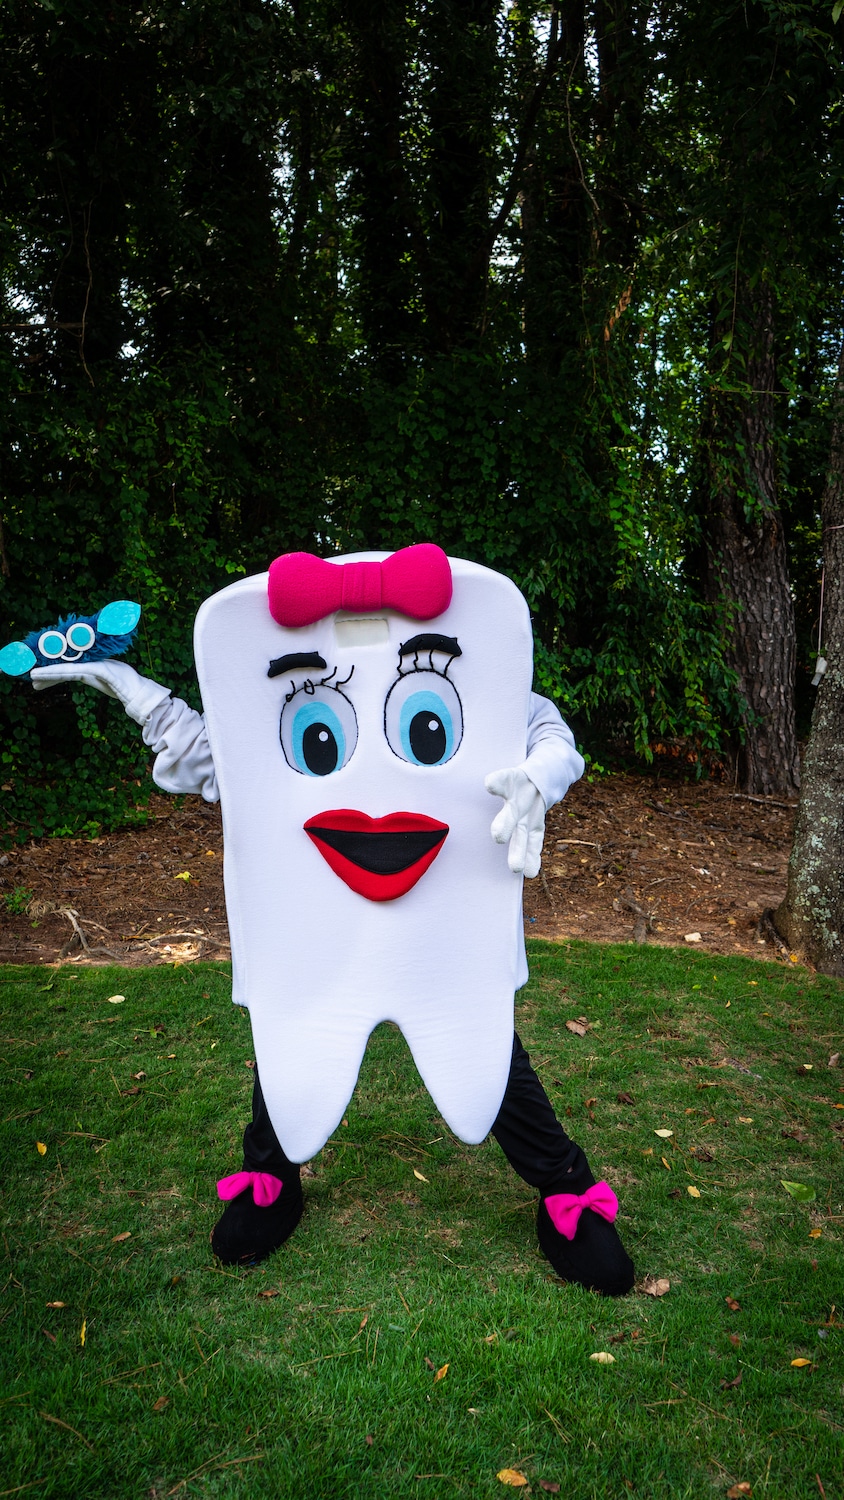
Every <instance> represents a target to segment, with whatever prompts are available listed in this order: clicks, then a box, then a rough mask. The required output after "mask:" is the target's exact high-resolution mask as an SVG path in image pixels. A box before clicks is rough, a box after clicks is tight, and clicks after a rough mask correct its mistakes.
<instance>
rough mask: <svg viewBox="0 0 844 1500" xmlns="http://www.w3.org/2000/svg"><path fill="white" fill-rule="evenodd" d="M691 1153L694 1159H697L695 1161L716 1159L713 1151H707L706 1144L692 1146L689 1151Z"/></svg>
mask: <svg viewBox="0 0 844 1500" xmlns="http://www.w3.org/2000/svg"><path fill="white" fill-rule="evenodd" d="M689 1155H690V1156H693V1157H694V1159H695V1161H714V1160H715V1157H714V1156H713V1155H712V1152H711V1151H707V1149H706V1147H705V1146H692V1149H691V1151H690V1152H689Z"/></svg>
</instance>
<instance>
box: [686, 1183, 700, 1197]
mask: <svg viewBox="0 0 844 1500" xmlns="http://www.w3.org/2000/svg"><path fill="white" fill-rule="evenodd" d="M686 1192H687V1193H688V1195H689V1197H690V1198H699V1197H700V1188H696V1187H692V1185H691V1183H688V1184H687V1186H686Z"/></svg>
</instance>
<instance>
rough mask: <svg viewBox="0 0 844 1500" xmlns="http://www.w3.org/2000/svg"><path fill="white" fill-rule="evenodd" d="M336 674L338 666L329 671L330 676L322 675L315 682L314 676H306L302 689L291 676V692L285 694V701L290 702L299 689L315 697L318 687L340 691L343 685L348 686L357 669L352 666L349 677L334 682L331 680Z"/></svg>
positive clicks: (308, 695)
mask: <svg viewBox="0 0 844 1500" xmlns="http://www.w3.org/2000/svg"><path fill="white" fill-rule="evenodd" d="M336 675H337V668H336V667H334V669H333V670H332V671H331V672H329V673H328V676H327V677H321V678H320V679H319V682H314V681H313V680H312V678H310V677H306V678H305V681H304V682H303V683H302V684H301V689H300V688H297V686H296V683H295V682H294V681H293V678H292V677H291V679H290V692H289V693H285V695H284V701H285V703H289V702H290V700H291V698H295V697H296V694H297V693H298V692H299V691H301V690H304V692H305V694H306V695H307V697H309V698H312V697H313V695H314V693H315V692H316V690H317V688H318V687H333V688H334V689H335V690H337V691H339V689H340V688H341V687H345V686H346V683H347V682H351V680H352V678H353V677H354V675H355V669H354V667H352V669H351V671H350V673H349V675H348V677H344V678H343V679H342V681H339V682H332V681H331V679H332V677H335V676H336Z"/></svg>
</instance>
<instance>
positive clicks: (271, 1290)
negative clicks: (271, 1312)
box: [258, 1286, 278, 1301]
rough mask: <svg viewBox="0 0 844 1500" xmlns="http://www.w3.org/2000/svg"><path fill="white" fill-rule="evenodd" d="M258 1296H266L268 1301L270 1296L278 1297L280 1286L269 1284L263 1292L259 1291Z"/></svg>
mask: <svg viewBox="0 0 844 1500" xmlns="http://www.w3.org/2000/svg"><path fill="white" fill-rule="evenodd" d="M258 1296H259V1297H264V1298H265V1299H266V1301H269V1299H270V1297H277V1296H278V1287H276V1286H268V1287H267V1288H266V1289H265V1290H264V1291H263V1292H259V1293H258Z"/></svg>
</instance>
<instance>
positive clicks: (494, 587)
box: [196, 553, 532, 1161]
mask: <svg viewBox="0 0 844 1500" xmlns="http://www.w3.org/2000/svg"><path fill="white" fill-rule="evenodd" d="M361 556H362V557H364V558H373V557H381V556H384V554H377V553H376V554H372V553H369V554H361ZM452 573H453V578H454V598H453V601H452V604H451V606H450V607H449V609H448V610H447V611H446V612H445V613H444V614H443V615H440V616H439V617H438V618H437V619H434V620H429V621H425V622H424V623H420V622H418V621H413V620H409V619H408V618H407V617H405V616H402V615H399V614H397V613H395V612H393V611H389V610H383V611H378V616H377V617H378V619H382V620H384V621H386V626H379V627H377V628H376V629H370V630H369V632H368V635H369V642H368V643H364V644H355V641H354V639H351V640H350V639H349V637H350V636H351V637H354V634H355V632H354V630H352V631H351V632H350V631H345V632H344V630H343V629H342V625H341V627H340V628H339V629H335V625H336V624H337V623H338V621H342V620H343V616H329V617H328V618H326V619H324V620H320V621H318V622H317V623H316V624H314V625H312V626H304V627H302V628H301V629H297V630H290V629H284V628H282V627H281V626H279V625H277V624H276V623H275V622H274V621H273V619H272V617H271V616H270V613H269V610H268V607H267V593H266V575H261V576H258V577H254V578H248V579H244V580H243V581H241V582H238V583H235V584H232V585H231V586H230V587H229V588H226V589H224V590H222V592H221V593H219V594H216V595H214V596H213V598H211V599H209V600H207V601H206V602H205V604H203V606H202V608H201V610H200V612H199V616H198V618H197V625H196V659H197V666H198V670H199V678H200V686H201V689H202V697H203V704H204V708H205V714H206V722H207V726H208V734H209V739H210V742H211V748H212V751H213V755H214V764H215V768H216V772H217V779H218V783H219V786H220V796H221V802H222V809H223V821H224V831H225V883H226V904H227V908H228V915H229V926H230V930H231V943H232V957H233V962H234V976H235V979H234V999H235V1001H236V1002H238V1003H240V1004H243V1005H248V1007H249V1010H250V1015H251V1020H252V1029H253V1035H254V1041H255V1055H256V1059H257V1064H258V1070H259V1074H260V1078H261V1087H262V1089H263V1093H264V1097H265V1099H266V1103H267V1108H268V1110H269V1113H270V1118H271V1119H272V1121H273V1125H274V1127H275V1130H276V1133H277V1135H278V1137H279V1140H280V1141H281V1144H282V1146H283V1147H284V1150H285V1151H286V1153H287V1154H288V1156H290V1157H291V1159H292V1160H294V1161H304V1160H307V1159H308V1158H309V1157H311V1156H312V1155H313V1154H314V1153H315V1152H316V1151H318V1150H319V1149H320V1147H321V1146H322V1145H323V1144H324V1143H325V1141H326V1140H327V1138H328V1137H329V1136H330V1135H331V1133H332V1131H333V1130H334V1129H335V1128H336V1127H337V1125H338V1124H339V1122H340V1120H341V1118H342V1115H343V1111H344V1109H345V1107H346V1105H347V1104H348V1101H349V1099H350V1097H351V1094H352V1091H353V1089H354V1086H355V1082H356V1080H357V1076H358V1070H359V1067H360V1062H361V1059H362V1057H363V1053H364V1050H365V1047H366V1041H367V1038H368V1036H369V1033H370V1032H371V1031H372V1029H373V1027H374V1026H376V1025H378V1023H379V1022H381V1021H385V1020H390V1021H394V1022H396V1024H397V1025H398V1026H399V1027H400V1029H401V1031H402V1032H403V1034H404V1036H405V1037H406V1039H407V1042H408V1044H409V1046H410V1049H411V1052H412V1054H413V1057H414V1061H415V1062H416V1065H417V1067H418V1069H419V1072H420V1073H421V1075H422V1078H423V1081H424V1083H425V1085H426V1087H427V1088H428V1089H429V1091H430V1093H431V1095H432V1096H433V1099H434V1101H435V1103H436V1104H437V1107H438V1108H439V1109H440V1111H441V1112H442V1114H443V1116H444V1117H445V1119H446V1121H447V1122H448V1124H449V1125H450V1126H451V1128H452V1129H453V1130H454V1131H455V1132H456V1134H457V1135H459V1136H460V1137H461V1138H462V1139H463V1140H466V1141H472V1142H475V1141H480V1140H482V1139H483V1138H484V1136H485V1135H486V1134H487V1132H488V1131H489V1128H490V1126H491V1125H492V1123H493V1121H494V1119H495V1116H496V1114H497V1113H498V1109H499V1106H500V1103H501V1099H502V1096H503V1093H504V1089H505V1086H506V1082H507V1076H508V1072H509V1066H510V1054H511V1048H512V1038H513V995H514V991H515V989H516V987H517V985H518V984H520V983H523V982H524V977H525V966H524V945H523V941H522V929H521V920H520V913H521V884H522V883H521V878H520V877H518V876H514V875H513V874H512V873H511V871H510V870H509V868H508V866H507V849H506V847H504V846H501V845H497V844H495V843H494V842H493V840H492V838H491V837H490V831H489V830H490V823H491V821H492V818H493V817H494V816H495V812H496V810H497V807H498V806H500V804H499V803H497V802H496V800H495V799H493V798H492V797H490V796H489V794H488V793H487V792H486V790H485V788H484V776H485V775H486V774H487V773H488V772H489V771H491V770H495V769H497V768H498V767H500V766H508V765H518V764H519V762H521V761H522V760H523V759H524V757H525V753H526V745H525V736H526V726H527V717H528V703H529V694H530V686H531V675H532V641H531V631H530V621H529V617H528V611H527V606H526V605H525V602H524V600H523V598H522V596H521V595H520V594H519V592H518V590H517V589H516V588H515V587H514V585H513V584H512V583H511V582H510V581H509V580H508V579H506V578H504V577H502V576H501V575H500V574H497V573H493V572H491V571H489V570H488V569H485V568H481V567H479V566H477V565H476V564H473V563H467V562H461V561H458V560H452ZM431 632H437V633H439V634H442V635H447V636H456V637H457V639H458V641H459V643H460V648H461V651H462V655H461V656H460V657H458V658H457V659H456V660H454V661H453V662H452V664H451V666H450V668H449V672H448V676H449V679H450V681H451V682H452V683H453V685H454V687H455V688H456V690H457V693H458V695H459V697H460V700H461V704H462V709H463V739H462V743H461V744H460V747H459V749H458V750H457V751H456V753H455V754H454V756H453V758H452V759H451V760H449V761H448V762H446V763H445V764H444V765H441V766H421V767H420V766H416V765H413V764H410V763H408V762H407V761H405V760H402V759H400V758H399V756H397V755H396V754H395V753H394V752H393V751H392V750H391V748H390V746H389V744H388V742H387V739H386V736H385V732H384V703H385V699H386V696H387V693H388V692H389V689H390V687H391V686H392V684H393V683H394V682H395V679H396V676H397V671H398V648H399V646H400V644H401V643H402V642H404V641H406V640H408V639H409V638H410V637H411V636H414V635H416V634H420V633H431ZM294 651H296V652H305V651H316V652H318V653H319V654H320V655H321V656H322V657H323V658H324V659H325V661H326V663H327V672H326V673H318V672H316V671H315V670H311V671H310V672H308V673H303V672H302V671H301V670H300V671H297V672H295V673H293V674H291V676H292V677H293V678H294V679H295V682H296V685H297V686H299V685H300V684H301V683H302V681H303V678H304V676H306V675H310V676H311V677H313V679H314V680H317V679H318V678H319V676H323V675H327V673H328V672H330V671H331V670H332V668H334V667H337V679H338V680H342V679H343V678H345V677H346V676H347V675H348V673H349V670H350V668H351V667H352V666H354V675H353V676H352V678H351V680H350V681H349V682H348V684H347V685H346V687H345V688H344V689H343V691H344V693H345V694H346V696H347V697H348V698H349V700H350V701H351V702H352V704H353V706H354V710H355V714H356V717H357V733H358V738H357V745H356V748H355V750H354V753H353V754H352V756H351V758H350V759H349V761H348V763H347V764H346V765H345V766H343V767H342V768H341V769H339V770H336V771H334V772H333V773H332V774H330V775H327V776H307V775H302V774H300V773H299V772H297V771H295V770H293V769H292V768H291V767H290V766H289V765H288V763H287V761H286V759H285V756H284V753H283V751H282V747H281V744H280V740H279V718H280V713H281V709H282V706H283V704H284V698H285V693H287V692H289V691H290V687H291V682H290V677H277V678H268V677H267V667H268V664H269V662H270V660H272V659H275V658H278V657H280V656H282V655H285V654H287V653H288V652H294ZM436 662H437V665H438V666H440V667H442V666H443V665H444V660H443V658H442V657H441V656H440V657H437V658H436ZM338 808H353V809H355V810H357V811H359V812H363V813H366V814H368V815H369V816H370V817H373V818H379V817H383V816H385V815H386V814H388V813H393V812H414V813H422V814H425V815H427V816H428V817H431V818H435V819H438V820H439V821H441V822H444V823H447V824H448V826H449V833H448V835H447V837H446V839H445V841H444V843H443V845H442V847H441V849H440V852H439V853H438V855H437V857H436V859H435V860H434V862H433V864H432V865H431V866H430V868H429V869H428V870H427V871H426V872H425V874H424V875H422V877H421V879H420V880H419V881H418V883H417V884H416V885H414V886H413V888H412V889H411V890H410V891H408V892H407V893H406V894H405V895H403V896H400V897H398V898H397V899H395V900H392V901H383V902H380V901H379V902H376V901H371V900H368V899H367V898H366V897H365V896H362V895H359V894H357V893H356V892H355V891H353V890H351V889H350V888H349V887H348V886H347V885H346V884H345V883H344V881H343V880H341V879H340V878H339V876H337V875H336V874H335V873H334V872H333V871H332V869H331V868H330V867H329V865H328V864H327V862H326V861H325V859H324V858H323V857H322V855H321V854H320V852H319V850H318V849H317V848H316V847H315V846H314V844H313V843H312V841H311V840H310V838H309V837H308V835H307V834H306V833H305V832H304V830H303V824H304V823H305V822H306V821H307V819H309V818H311V817H313V816H314V815H315V814H316V813H319V812H322V811H327V810H330V809H338Z"/></svg>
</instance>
